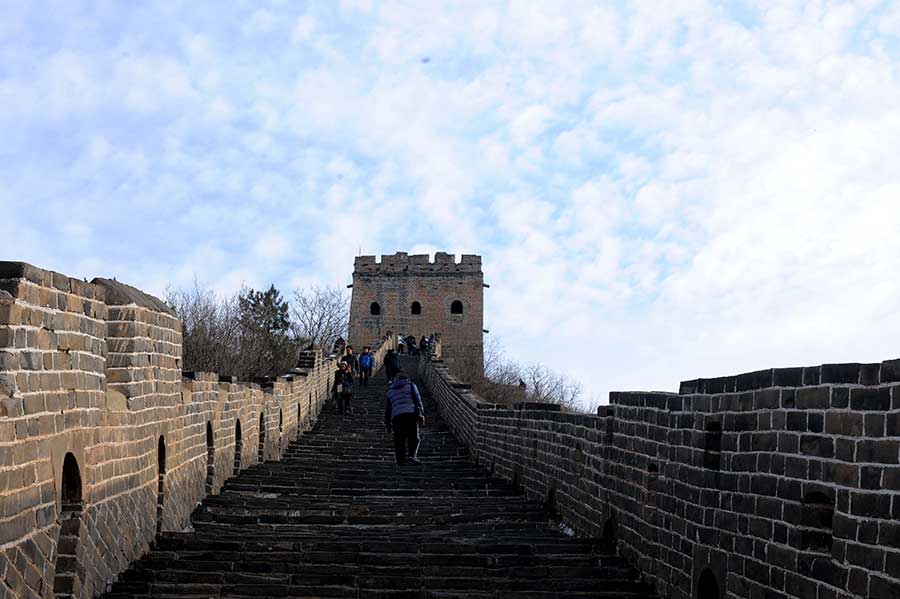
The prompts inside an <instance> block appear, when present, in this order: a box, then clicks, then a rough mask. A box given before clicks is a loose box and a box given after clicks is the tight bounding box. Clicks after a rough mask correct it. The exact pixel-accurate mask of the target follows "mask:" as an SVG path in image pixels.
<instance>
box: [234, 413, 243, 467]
mask: <svg viewBox="0 0 900 599" xmlns="http://www.w3.org/2000/svg"><path fill="white" fill-rule="evenodd" d="M243 450H244V442H243V441H242V440H241V421H240V420H235V422H234V473H235V474H237V473H238V472H240V471H241V454H242V453H243Z"/></svg>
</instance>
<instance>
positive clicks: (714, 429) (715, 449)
mask: <svg viewBox="0 0 900 599" xmlns="http://www.w3.org/2000/svg"><path fill="white" fill-rule="evenodd" d="M704 441H705V443H704V444H705V447H704V450H703V466H704V467H705V468H708V469H710V470H719V469H720V468H721V466H722V423H721V422H707V423H706V439H705V440H704Z"/></svg>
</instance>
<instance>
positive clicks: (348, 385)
mask: <svg viewBox="0 0 900 599" xmlns="http://www.w3.org/2000/svg"><path fill="white" fill-rule="evenodd" d="M373 368H375V354H373V353H372V350H371V348H369V347H368V346H366V347H364V348H363V352H362V353H361V354H359V356H358V357H357V356H356V355H355V354H354V353H353V346H352V345H348V346H347V348H346V349H345V350H344V355H343V356H341V359H340V361H339V362H338V369H337V371H336V372H335V373H334V383H333V384H332V387H331V390H332V393H334V394H335V396H336V399H337V404H338V411H339V412H340V413H341V414H352V413H353V407H352V406H351V402H352V400H353V377H354V376H358V377H359V384H360V385H361V386H363V387H368V386H369V378H370V377H371V376H372V369H373Z"/></svg>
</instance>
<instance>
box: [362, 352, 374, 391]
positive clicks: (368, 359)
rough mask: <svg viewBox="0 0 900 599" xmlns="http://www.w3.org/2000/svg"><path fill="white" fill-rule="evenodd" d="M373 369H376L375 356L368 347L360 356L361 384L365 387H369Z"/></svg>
mask: <svg viewBox="0 0 900 599" xmlns="http://www.w3.org/2000/svg"><path fill="white" fill-rule="evenodd" d="M373 368H375V355H374V354H373V353H372V351H371V350H370V349H369V347H368V346H366V347H364V348H363V352H362V353H361V354H359V382H360V384H361V385H362V386H363V387H368V386H369V377H370V376H372V369H373Z"/></svg>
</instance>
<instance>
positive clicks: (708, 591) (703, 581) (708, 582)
mask: <svg viewBox="0 0 900 599" xmlns="http://www.w3.org/2000/svg"><path fill="white" fill-rule="evenodd" d="M695 599H719V582H718V581H717V580H716V576H715V574H713V573H712V570H710V569H709V568H707V569H706V570H704V571H703V573H702V574H701V575H700V578H699V579H698V580H697V593H696V595H695Z"/></svg>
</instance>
